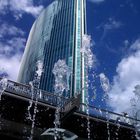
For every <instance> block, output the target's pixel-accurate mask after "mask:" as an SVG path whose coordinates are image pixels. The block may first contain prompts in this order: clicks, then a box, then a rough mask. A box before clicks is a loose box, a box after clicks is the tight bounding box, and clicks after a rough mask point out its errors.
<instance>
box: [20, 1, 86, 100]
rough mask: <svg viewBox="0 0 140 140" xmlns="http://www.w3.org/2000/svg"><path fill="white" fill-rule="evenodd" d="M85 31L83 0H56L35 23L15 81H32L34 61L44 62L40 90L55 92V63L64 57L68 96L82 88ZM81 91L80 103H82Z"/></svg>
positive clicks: (83, 93)
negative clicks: (67, 73) (69, 74)
mask: <svg viewBox="0 0 140 140" xmlns="http://www.w3.org/2000/svg"><path fill="white" fill-rule="evenodd" d="M85 32H86V2H85V0H55V1H54V2H53V3H51V4H50V5H49V6H48V7H47V8H46V9H45V10H44V11H43V12H42V13H41V14H40V16H39V17H38V18H37V20H36V21H35V22H34V24H33V26H32V28H31V31H30V34H29V38H28V41H27V45H26V49H25V52H24V55H23V59H22V63H21V68H20V72H19V75H18V82H21V83H26V84H28V83H29V82H30V81H32V80H33V77H34V74H35V71H36V62H37V61H38V60H41V61H43V66H44V72H43V73H42V76H41V81H40V89H42V90H46V91H48V92H52V93H53V92H54V81H55V80H54V75H53V73H52V69H53V67H54V64H55V63H56V62H57V61H58V60H59V59H61V60H62V59H63V60H65V61H66V63H67V65H68V66H69V67H70V68H71V71H72V74H71V78H70V80H69V82H68V84H69V87H70V91H69V94H70V95H69V97H72V96H74V95H75V94H77V92H79V91H80V90H82V89H83V88H84V87H85V76H86V71H85V66H84V61H85V60H84V57H83V54H82V53H81V51H80V49H81V47H82V36H83V35H84V34H85ZM85 93H86V92H85V91H84V90H82V102H85V101H84V100H85Z"/></svg>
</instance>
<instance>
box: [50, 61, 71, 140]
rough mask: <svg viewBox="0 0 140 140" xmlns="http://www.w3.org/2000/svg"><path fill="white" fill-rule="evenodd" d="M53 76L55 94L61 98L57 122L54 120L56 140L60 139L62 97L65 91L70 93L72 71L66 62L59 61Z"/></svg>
mask: <svg viewBox="0 0 140 140" xmlns="http://www.w3.org/2000/svg"><path fill="white" fill-rule="evenodd" d="M52 72H53V74H54V76H55V86H54V89H55V94H57V95H58V96H59V97H58V99H57V107H56V111H55V120H54V125H55V130H56V131H55V136H54V138H55V140H56V139H57V138H59V137H60V135H59V133H58V131H57V129H58V128H59V127H60V110H61V107H62V105H63V104H62V102H61V96H62V95H63V92H64V90H66V91H68V85H67V81H68V79H69V76H70V69H69V67H68V66H67V65H66V62H65V61H64V60H58V61H57V62H56V63H55V65H54V68H53V71H52Z"/></svg>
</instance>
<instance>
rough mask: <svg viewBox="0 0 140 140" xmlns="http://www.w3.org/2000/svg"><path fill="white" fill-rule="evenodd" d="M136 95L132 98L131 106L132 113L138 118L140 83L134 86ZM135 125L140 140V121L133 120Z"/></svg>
mask: <svg viewBox="0 0 140 140" xmlns="http://www.w3.org/2000/svg"><path fill="white" fill-rule="evenodd" d="M133 92H134V97H133V98H131V99H130V103H131V107H132V111H133V112H132V113H133V117H134V118H135V119H136V120H137V119H138V120H139V119H140V109H139V106H140V85H136V86H135V87H134V91H133ZM133 125H134V126H135V131H136V134H135V137H136V138H137V140H140V123H139V121H135V122H133Z"/></svg>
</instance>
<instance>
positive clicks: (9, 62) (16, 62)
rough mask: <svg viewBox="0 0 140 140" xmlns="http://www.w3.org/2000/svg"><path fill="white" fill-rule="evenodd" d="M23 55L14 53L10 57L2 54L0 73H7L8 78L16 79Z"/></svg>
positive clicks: (0, 57)
mask: <svg viewBox="0 0 140 140" xmlns="http://www.w3.org/2000/svg"><path fill="white" fill-rule="evenodd" d="M20 59H21V56H18V55H14V56H12V57H10V58H8V57H5V56H0V75H1V74H2V73H6V74H7V75H8V79H11V80H16V79H17V75H18V71H19V66H20Z"/></svg>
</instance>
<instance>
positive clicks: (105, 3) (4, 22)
mask: <svg viewBox="0 0 140 140" xmlns="http://www.w3.org/2000/svg"><path fill="white" fill-rule="evenodd" d="M51 2H52V0H1V1H0V75H6V76H8V78H9V79H11V80H16V78H17V74H18V71H19V66H20V61H21V57H22V55H23V51H24V48H25V44H26V40H27V38H28V34H29V31H30V28H31V26H32V24H33V22H34V20H35V19H36V18H37V16H38V15H39V13H40V12H41V11H42V10H43V9H44V8H45V7H46V6H47V5H48V4H49V3H51ZM139 5H140V1H139V0H87V25H88V30H87V34H89V35H91V37H92V42H93V47H92V50H93V53H94V54H95V56H96V63H95V64H94V69H93V70H92V71H91V72H90V79H92V81H93V79H94V82H92V85H93V86H92V89H90V92H91V94H90V95H91V97H92V98H93V99H95V101H93V102H92V101H91V103H92V104H93V105H96V106H99V105H100V106H101V107H104V106H105V104H106V106H109V108H111V109H113V110H114V111H117V112H123V111H128V110H130V108H131V105H130V99H131V98H135V96H134V92H133V91H134V87H135V85H138V84H140V70H139V69H140V27H139V26H140V6H139ZM101 73H102V74H103V75H104V78H106V79H107V80H108V81H109V83H110V85H109V90H108V91H107V93H106V92H105V91H104V90H103V89H102V87H101V86H100V74H101ZM92 76H94V78H93V77H92ZM94 89H96V90H97V91H96V96H94V95H95V94H94V93H93V91H94ZM103 94H109V97H110V100H109V101H107V103H101V97H102V95H103ZM126 104H127V105H126ZM138 106H139V104H138Z"/></svg>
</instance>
